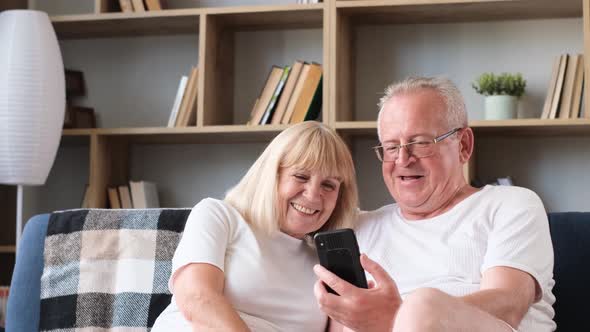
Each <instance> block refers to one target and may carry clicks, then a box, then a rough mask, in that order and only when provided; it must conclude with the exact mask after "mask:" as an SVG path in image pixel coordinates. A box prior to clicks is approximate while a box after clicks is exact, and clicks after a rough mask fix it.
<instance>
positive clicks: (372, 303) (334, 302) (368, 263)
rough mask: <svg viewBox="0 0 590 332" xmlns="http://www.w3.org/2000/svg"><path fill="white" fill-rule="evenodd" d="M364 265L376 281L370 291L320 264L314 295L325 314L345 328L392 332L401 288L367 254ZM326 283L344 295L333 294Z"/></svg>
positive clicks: (317, 266) (362, 261) (371, 283)
mask: <svg viewBox="0 0 590 332" xmlns="http://www.w3.org/2000/svg"><path fill="white" fill-rule="evenodd" d="M360 263H361V265H362V267H363V269H365V270H366V271H367V272H368V273H369V274H370V275H371V276H373V279H374V280H375V281H374V282H373V281H370V282H369V283H368V286H369V288H368V289H364V288H359V287H356V286H354V285H352V284H350V283H349V282H347V281H345V280H342V279H341V278H339V277H338V276H337V275H335V274H334V273H332V272H330V271H328V270H327V269H326V268H324V267H323V266H321V265H319V264H317V265H316V266H314V272H315V274H316V275H317V277H318V278H319V280H318V281H317V282H316V283H315V285H314V295H315V297H316V299H317V301H318V304H319V306H320V308H321V309H322V311H324V312H325V313H326V314H327V315H328V316H330V318H332V319H334V320H335V321H337V322H339V323H341V324H342V325H344V326H347V327H349V328H351V329H353V330H355V331H357V332H358V331H371V332H379V331H388V332H390V331H391V330H392V328H393V323H394V320H395V316H396V314H397V310H398V309H399V307H400V305H401V302H402V301H401V297H400V295H399V291H398V289H397V285H396V284H395V282H394V281H393V279H392V278H391V277H390V276H389V275H388V274H387V272H386V271H385V270H384V269H383V268H382V267H381V266H380V265H379V264H377V263H376V262H375V261H373V260H371V259H369V258H368V257H367V256H366V255H364V254H363V255H361V257H360ZM324 284H325V285H326V286H328V287H330V288H332V289H333V290H334V291H336V292H337V293H338V294H340V296H339V295H336V294H332V293H329V292H328V291H327V289H326V287H325V286H324Z"/></svg>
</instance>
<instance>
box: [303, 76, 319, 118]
mask: <svg viewBox="0 0 590 332" xmlns="http://www.w3.org/2000/svg"><path fill="white" fill-rule="evenodd" d="M323 80H324V77H323V76H322V78H320V82H319V83H318V87H317V89H316V90H315V93H314V94H313V99H312V100H311V104H309V108H308V109H307V113H306V114H305V119H304V120H303V121H307V120H315V119H317V118H318V116H319V115H320V111H321V110H322V86H323V84H322V82H323Z"/></svg>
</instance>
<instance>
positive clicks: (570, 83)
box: [541, 54, 584, 119]
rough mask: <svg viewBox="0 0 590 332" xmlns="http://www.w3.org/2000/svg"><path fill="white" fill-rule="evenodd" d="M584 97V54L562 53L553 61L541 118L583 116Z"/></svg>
mask: <svg viewBox="0 0 590 332" xmlns="http://www.w3.org/2000/svg"><path fill="white" fill-rule="evenodd" d="M583 99H584V56H583V55H582V54H574V55H569V54H561V55H560V56H558V57H556V58H555V60H554V62H553V68H552V71H551V78H550V81H549V87H548V89H547V96H546V97H545V102H544V104H543V111H542V112H541V119H556V118H559V119H577V118H581V117H582V113H583V112H582V110H583V106H582V103H583Z"/></svg>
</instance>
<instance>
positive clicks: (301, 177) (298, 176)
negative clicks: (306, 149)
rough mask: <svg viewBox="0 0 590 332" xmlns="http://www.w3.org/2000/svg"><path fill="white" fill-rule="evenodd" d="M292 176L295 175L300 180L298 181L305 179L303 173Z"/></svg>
mask: <svg viewBox="0 0 590 332" xmlns="http://www.w3.org/2000/svg"><path fill="white" fill-rule="evenodd" d="M293 176H294V177H295V178H296V179H297V180H300V181H307V176H306V175H303V174H295V175H293Z"/></svg>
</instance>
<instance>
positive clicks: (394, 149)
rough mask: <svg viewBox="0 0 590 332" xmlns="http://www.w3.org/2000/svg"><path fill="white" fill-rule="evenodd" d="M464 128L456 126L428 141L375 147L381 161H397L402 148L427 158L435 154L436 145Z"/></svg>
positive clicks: (412, 154)
mask: <svg viewBox="0 0 590 332" xmlns="http://www.w3.org/2000/svg"><path fill="white" fill-rule="evenodd" d="M461 129H462V128H455V129H453V130H451V131H449V132H447V133H444V134H442V135H440V136H438V137H436V138H434V139H432V140H427V141H415V142H409V143H406V144H385V145H378V146H375V147H373V150H375V153H376V154H377V159H379V161H381V162H392V161H396V160H397V158H398V157H399V151H400V149H401V148H405V149H406V151H408V154H409V155H411V156H414V157H416V158H425V157H429V156H431V155H433V154H434V148H435V147H434V145H435V144H436V143H438V142H440V141H442V140H444V139H445V138H447V137H449V136H451V135H453V134H454V133H456V132H458V131H459V130H461Z"/></svg>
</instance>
